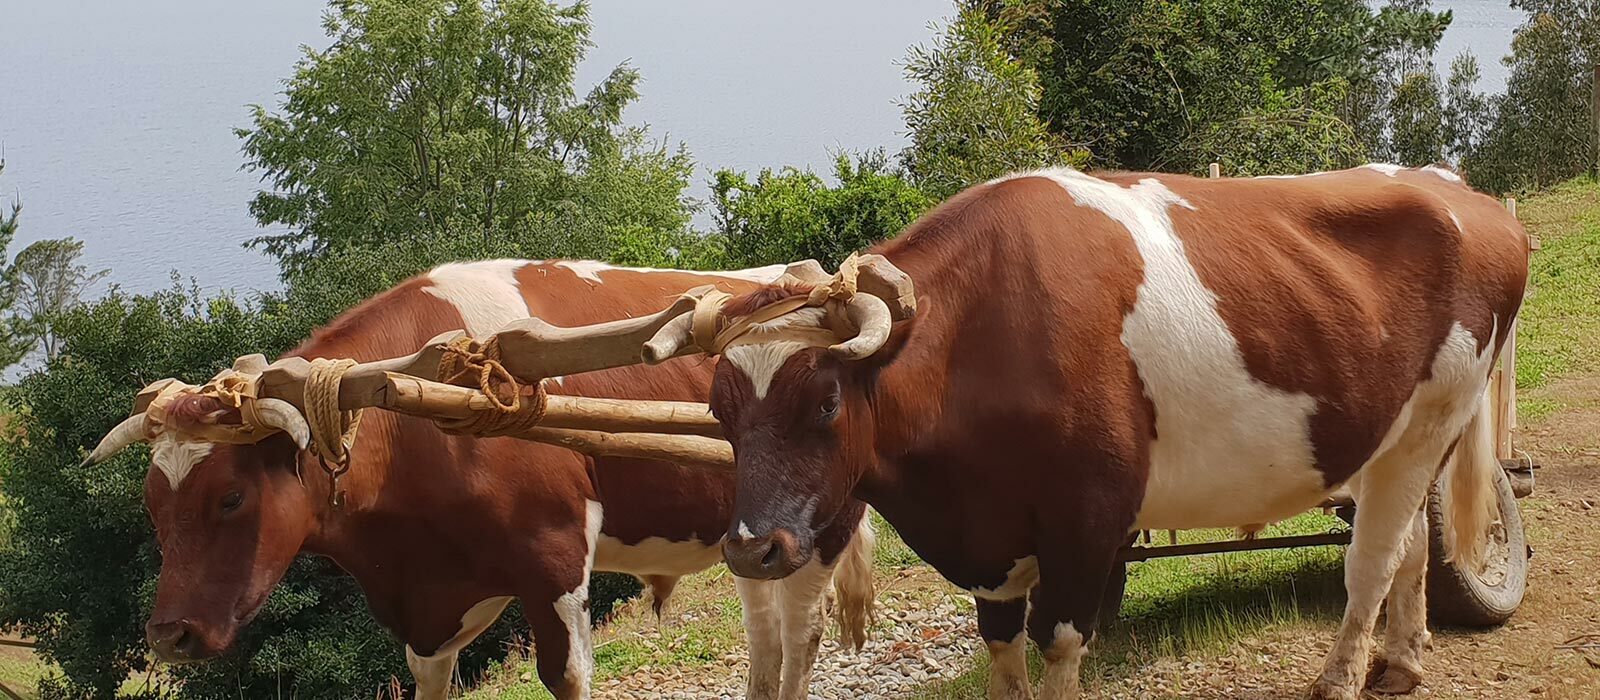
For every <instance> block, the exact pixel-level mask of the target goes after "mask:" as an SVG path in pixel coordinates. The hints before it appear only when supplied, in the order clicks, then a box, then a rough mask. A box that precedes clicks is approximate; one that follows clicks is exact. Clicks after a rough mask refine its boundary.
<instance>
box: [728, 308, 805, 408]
mask: <svg viewBox="0 0 1600 700" xmlns="http://www.w3.org/2000/svg"><path fill="white" fill-rule="evenodd" d="M827 320H828V319H827V317H826V312H825V311H823V310H822V309H817V308H804V309H798V310H796V311H793V312H791V313H788V314H784V315H783V316H780V317H778V318H775V319H773V320H771V321H768V322H766V323H758V324H756V325H754V326H752V327H751V328H752V333H754V334H759V333H761V332H763V331H769V332H770V331H775V330H779V329H782V328H822V327H824V324H826V323H827ZM807 347H810V346H809V345H806V344H805V343H801V342H798V341H794V340H778V341H773V342H770V343H762V342H751V343H741V344H735V345H732V346H729V347H728V348H727V349H726V350H723V351H722V357H723V358H725V359H726V360H727V361H728V363H729V364H731V365H733V367H734V368H735V369H737V370H739V371H740V372H743V373H744V376H746V377H748V378H749V379H750V385H751V387H753V388H754V389H755V392H756V398H757V399H764V398H766V397H767V391H768V390H770V389H771V388H772V377H773V375H775V374H777V373H778V369H779V368H781V367H783V363H785V362H788V361H789V357H790V356H792V355H794V354H795V353H797V352H800V351H801V350H804V349H806V348H807Z"/></svg>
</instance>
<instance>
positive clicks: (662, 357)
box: [644, 312, 694, 365]
mask: <svg viewBox="0 0 1600 700" xmlns="http://www.w3.org/2000/svg"><path fill="white" fill-rule="evenodd" d="M693 344H694V313H693V312H690V313H685V314H683V315H681V316H678V317H677V318H674V319H672V320H671V321H668V322H667V325H665V326H662V327H661V330H659V331H656V334H655V335H654V336H651V338H650V341H649V342H647V343H645V344H644V361H645V364H650V365H659V364H661V363H663V362H666V361H667V360H670V359H672V358H674V357H677V356H678V355H679V354H680V353H682V352H683V351H684V350H685V349H686V348H688V347H689V346H690V345H693Z"/></svg>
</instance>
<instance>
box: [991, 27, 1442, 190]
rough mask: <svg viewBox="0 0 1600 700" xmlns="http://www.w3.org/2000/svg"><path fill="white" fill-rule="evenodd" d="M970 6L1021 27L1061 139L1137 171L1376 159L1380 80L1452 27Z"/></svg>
mask: <svg viewBox="0 0 1600 700" xmlns="http://www.w3.org/2000/svg"><path fill="white" fill-rule="evenodd" d="M968 1H969V4H970V5H971V6H974V7H978V8H981V9H983V10H984V11H985V12H986V13H987V14H988V15H989V16H991V17H996V18H999V19H1000V20H1001V21H1002V22H1004V23H1006V24H1007V25H1008V26H1014V27H1016V28H1017V31H1015V32H1013V33H1012V34H1010V35H1008V38H1009V39H1010V43H1009V46H1008V49H1009V50H1010V51H1011V53H1012V55H1013V56H1016V57H1018V58H1019V59H1021V60H1022V61H1023V62H1024V63H1025V64H1027V65H1030V66H1032V67H1034V68H1035V69H1036V70H1038V72H1039V75H1040V81H1041V84H1042V86H1043V96H1042V98H1041V100H1040V103H1039V113H1040V117H1041V118H1042V119H1044V121H1045V122H1046V123H1048V124H1049V126H1050V129H1051V130H1052V131H1053V132H1054V133H1056V134H1058V135H1059V136H1060V138H1063V139H1067V140H1070V141H1072V142H1075V143H1082V144H1085V145H1086V146H1087V147H1088V149H1089V150H1090V151H1092V152H1093V154H1094V163H1095V165H1097V166H1101V167H1113V168H1128V169H1141V170H1168V171H1173V170H1176V171H1200V170H1202V169H1204V168H1205V165H1206V163H1207V162H1210V161H1221V162H1223V163H1224V164H1230V163H1231V164H1234V165H1236V166H1237V168H1238V169H1239V170H1244V171H1246V172H1257V173H1259V172H1296V171H1307V170H1318V169H1326V168H1327V167H1330V166H1335V167H1336V166H1344V165H1350V164H1352V163H1354V162H1358V161H1359V160H1362V159H1364V158H1365V157H1367V156H1368V154H1373V153H1382V152H1383V147H1384V143H1383V139H1382V136H1383V135H1384V134H1386V133H1387V132H1388V130H1389V129H1390V123H1389V121H1388V116H1387V115H1388V114H1389V112H1388V103H1389V95H1388V94H1386V92H1385V86H1386V85H1387V83H1385V82H1383V80H1382V79H1381V76H1383V75H1385V74H1386V73H1387V69H1388V68H1389V67H1390V66H1391V64H1392V65H1399V66H1402V67H1403V65H1404V62H1403V61H1402V60H1401V58H1398V57H1403V56H1409V55H1412V54H1415V53H1417V52H1422V53H1424V54H1426V53H1431V51H1432V47H1433V45H1434V44H1435V43H1436V42H1437V41H1438V38H1439V36H1440V35H1441V34H1442V32H1443V30H1444V27H1445V26H1446V25H1447V24H1448V22H1449V19H1450V17H1449V14H1448V13H1437V14H1436V13H1432V12H1431V11H1429V10H1428V9H1427V3H1426V2H1416V1H1414V0H1407V1H1406V2H1400V3H1395V4H1394V6H1392V7H1389V8H1385V9H1383V10H1381V11H1377V12H1375V11H1374V10H1373V9H1372V8H1371V7H1369V6H1368V5H1367V3H1366V2H1364V1H1363V0H1294V1H1293V2H1288V3H1285V2H1281V1H1280V0H1199V1H1197V2H1183V3H1175V2H1167V1H1166V0H1062V1H1053V0H968ZM1395 83H1396V85H1397V84H1398V81H1395ZM1230 172H1235V169H1234V168H1230Z"/></svg>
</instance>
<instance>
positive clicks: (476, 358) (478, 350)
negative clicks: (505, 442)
mask: <svg viewBox="0 0 1600 700" xmlns="http://www.w3.org/2000/svg"><path fill="white" fill-rule="evenodd" d="M439 380H440V381H442V382H444V383H446V384H454V385H456V386H466V387H471V388H476V389H477V390H478V391H480V392H482V393H483V395H484V397H485V398H487V399H488V400H489V405H490V406H493V407H494V409H495V410H494V411H492V412H489V411H485V412H481V413H477V414H475V415H473V416H472V417H471V418H456V419H444V418H441V419H435V420H434V423H435V424H437V425H438V426H439V429H440V430H443V431H445V432H447V433H451V434H455V435H479V436H483V437H500V436H504V435H516V434H518V433H521V432H523V431H526V430H527V429H529V428H532V427H534V426H536V425H538V424H539V421H541V420H543V419H544V412H545V404H546V402H547V401H548V395H547V394H546V392H545V388H544V382H543V381H539V382H535V383H534V384H533V395H532V396H529V397H525V396H524V395H523V394H524V393H525V392H524V391H523V386H522V385H521V384H519V383H518V382H517V378H516V377H514V376H512V374H511V372H510V370H507V369H506V367H505V365H504V364H502V363H501V362H500V341H499V339H498V338H496V337H494V336H490V337H489V339H488V340H485V341H483V342H481V343H480V342H478V341H477V340H474V339H472V338H467V337H462V338H457V339H455V340H453V341H451V342H450V343H449V344H447V345H445V347H444V354H443V355H442V356H441V357H440V358H439ZM524 399H529V400H524Z"/></svg>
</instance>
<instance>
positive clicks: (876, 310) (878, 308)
mask: <svg viewBox="0 0 1600 700" xmlns="http://www.w3.org/2000/svg"><path fill="white" fill-rule="evenodd" d="M846 313H847V314H848V315H849V320H850V322H851V323H853V324H855V326H856V328H857V329H859V330H858V331H857V332H856V336H855V337H854V338H851V339H849V340H846V341H844V342H842V343H838V344H836V345H831V346H829V347H828V351H829V352H831V353H833V354H834V355H835V356H836V357H839V358H840V359H844V360H864V359H866V358H868V357H871V356H872V354H873V353H875V352H877V351H878V350H879V349H881V348H882V347H883V344H884V343H885V342H888V340H889V332H890V330H892V328H893V324H894V321H893V318H892V317H891V316H890V313H889V305H888V304H886V303H884V301H883V300H882V299H879V298H878V297H876V296H873V295H871V294H857V295H856V296H855V297H854V298H853V299H851V300H850V305H849V306H848V307H846Z"/></svg>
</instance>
